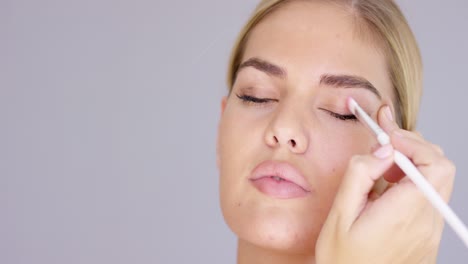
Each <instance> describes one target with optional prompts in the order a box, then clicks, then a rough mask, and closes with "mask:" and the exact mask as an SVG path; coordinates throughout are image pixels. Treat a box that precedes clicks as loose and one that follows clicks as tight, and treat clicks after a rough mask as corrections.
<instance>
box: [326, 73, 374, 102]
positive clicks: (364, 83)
mask: <svg viewBox="0 0 468 264" xmlns="http://www.w3.org/2000/svg"><path fill="white" fill-rule="evenodd" d="M320 84H325V85H329V86H333V87H337V88H364V89H366V90H368V91H370V92H372V93H373V94H375V95H376V96H377V97H378V98H379V99H380V100H382V95H381V94H380V92H379V90H377V88H375V86H374V85H372V83H371V82H369V81H368V80H366V79H365V78H363V77H360V76H355V75H333V74H324V75H322V76H320Z"/></svg>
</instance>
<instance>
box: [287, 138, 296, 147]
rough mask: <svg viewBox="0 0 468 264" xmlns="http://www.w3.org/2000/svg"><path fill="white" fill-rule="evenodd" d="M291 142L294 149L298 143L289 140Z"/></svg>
mask: <svg viewBox="0 0 468 264" xmlns="http://www.w3.org/2000/svg"><path fill="white" fill-rule="evenodd" d="M289 142H291V146H292V147H293V148H294V147H295V146H296V141H295V140H294V139H291V140H289Z"/></svg>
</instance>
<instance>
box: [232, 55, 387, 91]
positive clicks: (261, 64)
mask: <svg viewBox="0 0 468 264" xmlns="http://www.w3.org/2000/svg"><path fill="white" fill-rule="evenodd" d="M247 67H253V68H255V69H257V70H259V71H262V72H264V73H266V74H268V75H270V76H273V77H277V78H280V79H285V78H286V77H287V75H288V73H287V71H286V69H284V68H282V67H280V66H278V65H275V64H273V63H271V62H268V61H266V60H263V59H259V58H256V57H252V58H250V59H248V60H246V61H245V62H243V63H241V64H240V65H239V68H238V69H237V72H236V75H237V73H239V72H240V71H241V70H242V69H244V68H247ZM320 84H323V85H327V86H331V87H336V88H363V89H366V90H368V91H370V92H372V93H373V94H374V95H375V96H377V98H379V100H382V95H381V94H380V92H379V90H377V88H375V86H374V85H373V84H372V83H371V82H369V81H368V80H367V79H366V78H364V77H361V76H356V75H347V74H323V75H322V76H320Z"/></svg>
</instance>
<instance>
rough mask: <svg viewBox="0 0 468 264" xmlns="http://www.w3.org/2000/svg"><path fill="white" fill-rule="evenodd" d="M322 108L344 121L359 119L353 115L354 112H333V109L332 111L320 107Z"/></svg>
mask: <svg viewBox="0 0 468 264" xmlns="http://www.w3.org/2000/svg"><path fill="white" fill-rule="evenodd" d="M319 109H320V110H323V111H325V112H327V113H328V114H330V115H331V116H332V117H334V118H336V119H338V120H342V121H358V119H357V117H356V116H355V115H353V114H352V113H349V114H340V113H336V112H333V111H330V110H328V109H325V108H319Z"/></svg>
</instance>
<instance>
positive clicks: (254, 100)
mask: <svg viewBox="0 0 468 264" xmlns="http://www.w3.org/2000/svg"><path fill="white" fill-rule="evenodd" d="M236 96H237V98H239V99H241V100H242V101H243V102H245V103H253V104H264V103H269V102H277V101H278V100H276V99H271V98H258V97H254V96H250V95H245V94H243V95H240V94H236Z"/></svg>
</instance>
